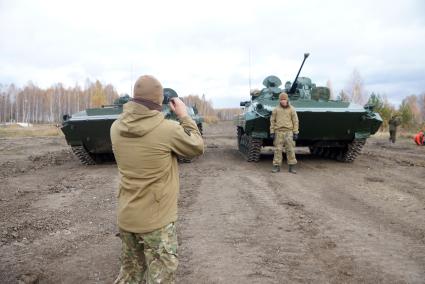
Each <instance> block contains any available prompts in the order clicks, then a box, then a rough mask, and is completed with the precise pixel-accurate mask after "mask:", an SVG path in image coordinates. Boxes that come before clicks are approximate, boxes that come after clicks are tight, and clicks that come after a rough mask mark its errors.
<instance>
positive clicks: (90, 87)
mask: <svg viewBox="0 0 425 284" xmlns="http://www.w3.org/2000/svg"><path fill="white" fill-rule="evenodd" d="M326 85H327V87H328V88H329V89H330V91H331V99H336V100H341V101H347V102H354V103H358V104H361V105H365V104H369V105H373V106H374V110H375V111H376V112H378V113H379V114H380V115H381V117H382V118H383V121H384V123H383V125H382V130H385V129H387V127H388V121H389V120H390V118H391V117H392V116H393V115H399V116H400V117H401V121H402V127H403V128H406V129H409V130H414V129H418V128H422V127H425V93H423V94H421V95H409V96H407V97H405V98H404V99H403V101H402V103H401V104H400V106H399V107H395V106H394V105H392V104H391V103H390V102H389V101H388V98H387V96H386V95H385V94H380V93H375V92H371V93H370V94H369V95H367V92H366V90H365V87H364V81H363V78H362V77H361V75H360V73H359V72H358V71H357V70H354V71H353V72H352V74H351V76H350V78H349V80H348V82H347V85H346V87H345V88H344V89H343V90H341V91H340V92H339V93H338V95H335V94H334V90H333V88H332V83H331V81H330V80H328V82H327V84H326ZM118 97H119V95H118V93H117V91H116V90H115V88H114V87H113V86H112V85H111V84H103V83H101V82H100V81H98V80H97V81H95V82H91V81H90V80H86V82H85V87H84V88H82V87H81V86H79V85H75V86H74V87H68V88H65V87H64V85H63V84H61V83H57V84H54V85H53V86H51V87H49V88H47V89H42V88H39V87H38V86H36V85H35V84H33V83H32V82H28V83H27V84H26V85H24V86H23V87H22V88H18V87H16V86H15V85H14V84H11V85H1V84H0V123H5V122H27V123H59V122H60V121H61V120H62V115H64V114H72V113H75V112H78V111H82V110H84V109H87V108H94V107H100V106H101V105H108V104H113V102H114V100H115V99H117V98H118ZM182 100H183V101H184V102H185V103H186V104H187V105H190V106H195V107H196V108H197V109H198V111H199V114H200V115H202V116H203V117H204V119H205V121H206V122H215V121H217V120H232V119H233V118H234V116H235V115H238V114H240V113H241V109H240V108H222V109H214V107H213V103H212V101H211V100H207V98H206V96H205V94H203V95H202V96H199V95H188V96H184V97H182Z"/></svg>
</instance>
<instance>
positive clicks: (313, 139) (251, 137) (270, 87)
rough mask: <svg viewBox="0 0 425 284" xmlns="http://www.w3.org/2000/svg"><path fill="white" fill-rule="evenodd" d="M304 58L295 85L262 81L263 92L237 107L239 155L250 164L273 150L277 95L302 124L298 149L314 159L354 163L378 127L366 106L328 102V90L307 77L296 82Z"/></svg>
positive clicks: (377, 120) (269, 79) (273, 79)
mask: <svg viewBox="0 0 425 284" xmlns="http://www.w3.org/2000/svg"><path fill="white" fill-rule="evenodd" d="M308 55H309V54H308V53H306V54H305V55H304V60H303V62H302V64H301V67H300V69H299V71H298V74H297V76H296V77H295V80H294V83H293V84H291V82H286V84H285V87H284V88H283V89H281V88H280V86H281V85H282V82H281V81H280V79H279V78H278V77H276V76H269V77H267V78H265V79H264V81H263V84H264V86H265V88H263V89H262V90H261V91H254V92H251V100H250V101H245V102H241V106H242V107H244V112H243V113H242V114H241V115H239V116H238V117H237V118H236V125H237V139H238V147H239V151H240V152H241V153H242V154H243V155H244V156H245V158H246V160H247V161H248V162H257V161H259V159H260V154H261V147H263V146H272V145H273V141H272V139H271V138H270V132H269V131H270V130H269V129H270V116H271V112H272V110H273V109H274V108H275V107H276V106H277V105H278V104H279V94H280V93H281V92H286V93H288V95H289V100H290V103H291V105H292V106H293V107H295V109H296V111H297V114H298V117H299V123H300V127H299V128H300V133H299V136H298V140H297V141H296V146H306V147H309V149H310V152H311V153H312V154H313V155H317V156H322V157H328V158H333V159H336V160H338V161H343V162H352V161H354V160H355V159H356V157H357V156H358V154H359V153H360V152H361V149H362V147H363V145H364V144H365V142H366V139H367V138H368V137H369V136H370V135H372V134H374V133H375V132H376V131H377V130H378V129H379V127H380V126H381V124H382V119H381V117H380V115H379V114H378V113H375V112H373V108H372V107H370V106H365V107H363V106H360V105H357V104H354V103H350V102H343V101H338V100H330V91H329V89H328V88H326V87H316V85H315V84H313V83H312V82H311V79H309V78H307V77H299V74H300V72H301V69H302V67H303V65H304V62H305V60H306V59H307V57H308Z"/></svg>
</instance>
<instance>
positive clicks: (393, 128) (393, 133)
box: [388, 116, 401, 143]
mask: <svg viewBox="0 0 425 284" xmlns="http://www.w3.org/2000/svg"><path fill="white" fill-rule="evenodd" d="M388 124H389V130H390V142H392V143H395V141H396V138H397V126H399V125H400V124H401V119H400V118H399V117H397V116H393V117H392V118H391V119H390V121H388Z"/></svg>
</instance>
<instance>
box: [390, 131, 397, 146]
mask: <svg viewBox="0 0 425 284" xmlns="http://www.w3.org/2000/svg"><path fill="white" fill-rule="evenodd" d="M396 137H397V130H390V142H392V143H395V140H396Z"/></svg>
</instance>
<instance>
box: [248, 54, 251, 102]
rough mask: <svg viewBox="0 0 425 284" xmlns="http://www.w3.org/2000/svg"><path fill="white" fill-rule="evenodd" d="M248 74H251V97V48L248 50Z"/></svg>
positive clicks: (249, 79) (249, 81)
mask: <svg viewBox="0 0 425 284" xmlns="http://www.w3.org/2000/svg"><path fill="white" fill-rule="evenodd" d="M248 70H249V71H248V72H249V78H248V84H249V95H251V48H249V49H248Z"/></svg>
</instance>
